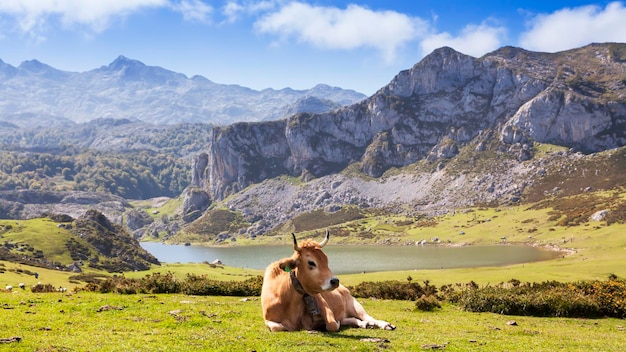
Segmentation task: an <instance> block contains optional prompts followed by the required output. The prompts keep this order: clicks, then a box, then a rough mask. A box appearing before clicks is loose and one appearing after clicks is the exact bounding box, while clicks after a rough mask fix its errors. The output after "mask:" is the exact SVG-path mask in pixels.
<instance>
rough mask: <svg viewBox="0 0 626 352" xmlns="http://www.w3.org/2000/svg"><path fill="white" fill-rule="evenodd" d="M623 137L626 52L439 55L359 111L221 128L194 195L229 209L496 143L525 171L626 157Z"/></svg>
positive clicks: (623, 47) (599, 48) (591, 49)
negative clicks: (275, 187)
mask: <svg viewBox="0 0 626 352" xmlns="http://www.w3.org/2000/svg"><path fill="white" fill-rule="evenodd" d="M625 126H626V44H592V45H589V46H586V47H583V48H579V49H573V50H569V51H565V52H560V53H554V54H548V53H537V52H530V51H525V50H522V49H518V48H512V47H505V48H502V49H499V50H497V51H495V52H493V53H490V54H487V55H485V56H484V57H481V58H474V57H471V56H467V55H464V54H461V53H459V52H456V51H454V50H453V49H450V48H441V49H438V50H436V51H434V52H433V53H432V54H431V55H429V56H427V57H425V58H424V59H423V60H422V61H421V62H419V63H418V64H416V65H415V66H414V67H413V68H411V69H410V70H406V71H402V72H400V73H399V74H398V75H397V76H396V77H395V78H394V79H393V80H392V81H391V83H390V84H389V85H387V86H386V87H383V88H382V89H380V90H379V91H378V92H377V93H376V94H374V95H373V96H371V97H369V98H368V99H365V100H363V101H361V102H359V103H356V104H354V105H351V106H348V107H344V108H341V109H339V110H336V111H332V112H327V113H321V114H310V113H300V114H296V115H293V116H291V117H289V118H287V119H283V120H279V121H272V122H264V123H237V124H233V125H229V126H225V127H219V128H214V129H213V132H212V133H213V135H212V139H211V143H210V145H209V152H208V155H207V156H203V158H204V159H203V160H199V161H197V162H196V169H195V170H194V177H195V181H194V184H196V185H198V186H201V185H202V186H204V187H206V188H205V189H206V190H207V192H208V193H209V195H210V196H211V198H212V199H214V200H222V199H224V198H225V197H226V196H228V195H231V194H234V193H236V192H239V191H241V190H243V189H245V188H246V187H248V186H249V185H252V184H255V183H259V182H262V181H263V180H267V179H271V178H274V177H276V176H279V175H291V176H298V177H302V178H303V179H306V180H310V179H312V178H316V177H322V176H326V175H330V174H333V173H336V172H338V171H341V170H343V169H345V168H346V167H347V166H348V165H350V164H353V163H358V165H359V167H360V170H361V171H362V172H364V173H365V174H366V175H368V176H371V177H380V176H381V175H383V173H384V172H385V171H386V170H389V169H390V168H392V167H402V166H406V165H409V164H412V163H415V162H417V161H419V160H430V161H436V160H446V159H449V158H452V157H454V156H455V155H456V154H457V153H459V150H461V149H462V148H463V147H465V146H467V145H468V144H470V143H476V144H477V146H476V148H477V149H480V148H485V147H484V145H486V144H489V143H492V142H493V141H494V140H497V143H499V144H500V147H499V148H500V149H501V150H508V151H509V152H514V153H516V155H517V160H518V161H524V160H529V159H531V158H532V154H531V153H530V148H529V147H530V146H532V143H534V142H541V143H551V144H558V145H561V146H566V147H570V148H572V149H573V150H575V151H576V150H577V151H582V152H584V153H589V152H596V151H601V150H606V149H611V148H616V147H619V146H623V145H626V128H624V127H625ZM481 143H482V144H481Z"/></svg>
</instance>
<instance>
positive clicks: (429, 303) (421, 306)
mask: <svg viewBox="0 0 626 352" xmlns="http://www.w3.org/2000/svg"><path fill="white" fill-rule="evenodd" d="M415 308H416V309H418V310H421V311H425V312H432V311H433V310H435V308H441V303H439V300H438V299H437V297H435V296H426V295H422V297H420V298H418V299H417V301H415Z"/></svg>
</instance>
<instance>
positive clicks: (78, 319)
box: [0, 291, 626, 351]
mask: <svg viewBox="0 0 626 352" xmlns="http://www.w3.org/2000/svg"><path fill="white" fill-rule="evenodd" d="M0 297H1V299H2V302H3V303H2V304H3V308H4V309H3V312H2V319H1V320H0V332H1V335H0V338H9V337H13V336H19V337H21V338H22V341H21V342H19V343H10V344H0V350H6V351H162V350H167V351H252V350H256V351H325V350H331V349H332V350H338V351H346V350H353V351H380V350H390V351H415V350H423V349H425V348H427V347H428V346H431V347H432V346H434V345H444V344H445V345H446V347H445V350H446V351H485V350H489V351H522V350H525V351H529V350H532V351H557V350H564V351H592V350H602V351H622V350H623V346H625V345H626V334H625V333H624V331H623V326H624V322H623V321H622V320H617V319H598V320H588V319H560V318H532V317H507V316H501V315H497V314H490V313H480V314H479V313H464V312H461V311H459V310H458V309H456V308H455V307H453V306H449V305H444V307H443V309H441V310H438V311H435V312H430V313H429V312H420V311H414V309H413V303H412V302H407V301H384V302H382V301H375V300H363V301H362V303H363V305H364V307H365V308H366V310H368V312H369V313H370V314H371V315H373V316H374V317H377V318H379V319H385V320H388V321H390V322H393V323H394V324H395V325H397V327H398V328H397V329H396V330H395V331H381V330H361V329H343V330H341V331H340V332H339V333H318V334H311V333H308V332H296V333H270V332H269V331H268V330H267V328H266V327H265V326H264V324H263V319H262V318H261V304H260V301H259V300H256V299H253V300H247V301H242V300H241V299H240V298H236V297H197V296H184V295H113V294H95V293H79V294H60V293H52V294H33V293H27V292H22V291H19V292H17V293H12V294H7V293H0ZM106 305H109V306H111V307H114V308H119V309H111V310H105V311H100V312H98V310H99V309H100V308H101V307H103V306H106ZM511 319H514V320H515V321H516V322H517V324H518V325H517V326H511V325H507V321H509V320H511ZM366 338H370V339H371V338H377V339H382V341H381V340H379V341H375V342H370V341H363V339H366ZM384 341H388V342H384Z"/></svg>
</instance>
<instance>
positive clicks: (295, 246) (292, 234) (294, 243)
mask: <svg viewBox="0 0 626 352" xmlns="http://www.w3.org/2000/svg"><path fill="white" fill-rule="evenodd" d="M291 236H292V237H293V249H294V250H295V251H296V252H300V247H299V246H298V241H296V234H295V233H293V232H292V233H291Z"/></svg>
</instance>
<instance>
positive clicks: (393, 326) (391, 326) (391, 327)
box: [384, 324, 396, 330]
mask: <svg viewBox="0 0 626 352" xmlns="http://www.w3.org/2000/svg"><path fill="white" fill-rule="evenodd" d="M384 329H385V330H395V329H396V326H395V325H391V324H387V325H385V328H384Z"/></svg>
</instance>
